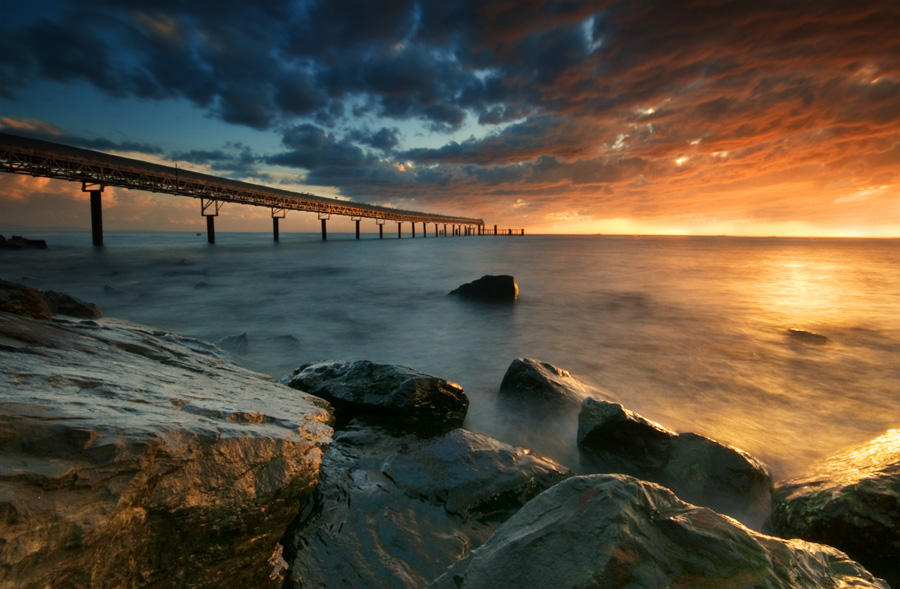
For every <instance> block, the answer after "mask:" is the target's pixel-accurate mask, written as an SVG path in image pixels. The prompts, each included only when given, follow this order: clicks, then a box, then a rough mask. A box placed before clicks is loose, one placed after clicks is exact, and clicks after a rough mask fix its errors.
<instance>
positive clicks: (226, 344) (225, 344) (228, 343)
mask: <svg viewBox="0 0 900 589" xmlns="http://www.w3.org/2000/svg"><path fill="white" fill-rule="evenodd" d="M216 345H217V346H219V347H220V348H222V349H224V350H228V351H229V352H236V353H238V354H246V353H247V350H248V349H250V338H249V337H248V336H247V333H246V332H244V333H242V334H241V335H229V336H226V337H223V338H222V339H220V340H219V341H217V342H216Z"/></svg>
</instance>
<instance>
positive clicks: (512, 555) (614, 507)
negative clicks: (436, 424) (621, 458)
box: [429, 475, 888, 589]
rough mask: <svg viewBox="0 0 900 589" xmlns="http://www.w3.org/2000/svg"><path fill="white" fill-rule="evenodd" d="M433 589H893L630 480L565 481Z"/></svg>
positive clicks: (803, 545)
mask: <svg viewBox="0 0 900 589" xmlns="http://www.w3.org/2000/svg"><path fill="white" fill-rule="evenodd" d="M429 587H430V588H431V589H465V588H473V589H474V588H484V587H489V588H491V589H506V588H510V589H522V588H523V587H554V588H557V589H568V588H572V589H574V588H576V587H577V588H581V587H860V588H862V587H873V588H878V589H888V586H887V584H886V583H884V582H882V581H880V580H878V579H876V578H875V577H873V576H872V575H871V574H870V573H869V572H868V571H866V570H865V569H864V568H863V567H862V566H861V565H859V564H858V563H856V562H854V561H852V560H850V559H849V558H848V557H847V555H845V554H844V553H842V552H840V551H839V550H837V549H834V548H831V547H829V546H823V545H819V544H811V543H807V542H803V541H800V540H781V539H778V538H773V537H770V536H765V535H763V534H759V533H757V532H753V531H751V530H749V529H747V528H745V527H743V526H741V525H740V524H738V523H737V522H735V521H734V520H732V519H730V518H727V517H724V516H721V515H719V514H718V513H716V512H714V511H712V510H710V509H707V508H704V507H696V506H693V505H690V504H688V503H685V502H683V501H681V500H679V499H678V498H677V497H676V496H675V495H674V494H673V493H672V492H671V491H669V490H668V489H665V488H663V487H660V486H659V485H655V484H653V483H647V482H644V481H640V480H638V479H635V478H632V477H629V476H626V475H591V476H580V477H573V478H570V479H568V480H566V481H563V482H561V483H559V484H558V485H556V486H555V487H552V488H551V489H549V490H548V491H545V492H544V493H542V494H541V495H539V496H538V497H536V498H535V499H532V500H531V501H529V502H528V503H527V504H526V505H525V507H523V508H522V509H521V510H519V512H518V513H516V514H515V515H514V516H512V517H511V518H510V519H509V520H507V521H506V522H505V523H504V524H502V525H501V526H500V527H499V528H497V530H496V532H494V534H493V536H491V538H490V539H489V540H488V541H487V542H485V543H484V544H483V545H482V546H481V547H479V548H478V549H476V550H475V551H474V552H473V553H471V554H469V555H468V556H466V557H465V558H463V559H462V560H460V561H458V562H457V563H455V564H453V565H452V566H451V567H450V568H449V569H448V570H447V571H446V572H445V573H444V574H443V575H441V576H440V577H439V578H437V579H436V580H435V581H434V582H432V583H431V584H430V585H429Z"/></svg>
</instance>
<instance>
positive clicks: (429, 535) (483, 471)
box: [0, 283, 900, 588]
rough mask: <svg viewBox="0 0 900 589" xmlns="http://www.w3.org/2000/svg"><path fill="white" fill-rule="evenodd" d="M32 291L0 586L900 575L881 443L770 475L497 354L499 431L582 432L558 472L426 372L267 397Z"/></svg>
mask: <svg viewBox="0 0 900 589" xmlns="http://www.w3.org/2000/svg"><path fill="white" fill-rule="evenodd" d="M48 298H51V299H52V296H51V295H48V294H47V293H42V292H41V291H36V290H34V289H28V288H27V287H24V286H21V285H15V284H12V283H0V357H2V360H3V362H2V369H0V389H2V391H3V395H2V398H0V588H6V587H9V588H12V587H17V588H19V587H21V588H38V587H40V588H43V587H46V586H53V587H113V586H115V587H157V586H158V587H173V586H174V587H226V588H228V587H278V586H279V585H282V584H283V585H284V586H286V587H377V586H390V587H425V586H432V587H441V588H442V587H489V586H490V587H517V588H521V587H523V586H556V587H576V586H577V587H581V586H587V585H594V586H609V587H617V586H647V587H652V586H682V587H688V586H698V585H711V586H735V587H738V586H740V587H743V586H765V587H811V586H816V587H838V586H853V587H882V588H883V587H888V586H889V585H888V583H887V582H885V581H883V580H879V579H878V578H876V577H875V576H873V575H878V576H880V577H882V578H884V579H887V581H888V582H890V583H891V584H894V585H897V584H898V583H900V577H898V575H897V569H896V563H897V562H900V542H898V539H897V535H896V530H897V529H900V430H891V431H890V432H887V433H886V434H885V435H884V436H881V437H880V438H878V439H877V440H874V441H873V442H872V443H871V444H869V445H867V446H865V447H862V448H857V449H854V450H852V451H848V452H847V453H844V454H842V455H840V456H837V457H835V459H833V460H832V461H830V462H827V463H826V464H825V465H824V466H823V465H818V466H815V467H813V468H812V469H811V471H810V474H809V475H808V476H805V477H800V478H798V479H795V480H793V481H786V482H776V483H773V481H772V479H771V476H770V474H769V471H768V469H767V468H766V467H765V465H764V464H762V463H761V462H760V461H758V460H756V459H755V458H753V457H752V456H749V455H748V454H746V453H745V452H742V451H740V450H739V449H736V448H733V447H730V446H728V445H727V444H722V443H720V442H717V441H714V440H709V439H707V438H704V437H702V436H698V435H696V434H691V433H676V432H672V431H670V430H668V429H666V428H665V427H664V426H662V425H660V424H656V423H653V422H652V421H650V420H647V419H646V418H644V417H642V416H640V415H637V414H635V413H633V412H631V411H629V410H628V409H627V408H626V407H624V406H622V404H620V403H617V402H616V399H615V396H614V395H613V394H612V393H611V392H608V391H602V390H599V389H597V388H596V387H593V386H591V385H590V384H588V383H583V382H581V381H578V379H576V378H575V377H573V376H572V375H570V374H569V373H568V372H567V371H565V370H563V369H561V368H559V367H555V366H552V365H549V364H547V363H544V362H540V361H539V360H534V359H526V358H520V359H516V360H515V361H513V363H512V364H511V366H510V367H509V369H508V371H507V374H506V376H505V377H504V378H503V384H501V387H500V391H499V399H500V400H501V401H502V402H503V403H504V407H505V408H507V409H508V410H509V412H510V414H511V415H518V416H521V417H522V419H523V421H522V423H523V427H533V426H534V425H535V424H539V422H540V419H541V418H543V417H547V418H553V419H568V420H577V423H578V426H579V427H578V430H579V433H578V438H577V439H576V440H571V441H569V442H565V443H571V444H573V445H575V444H577V446H578V448H579V450H580V452H581V456H582V461H581V463H580V464H574V465H561V464H559V463H556V462H554V461H553V460H550V459H548V458H544V457H542V456H540V455H539V454H537V453H535V451H534V450H535V449H537V450H538V451H540V448H525V447H521V446H515V445H510V444H509V443H504V442H503V441H499V440H495V439H492V438H488V437H486V436H482V435H479V434H476V433H473V432H470V431H467V430H466V429H464V427H463V426H464V418H465V414H466V411H467V409H468V399H467V398H466V396H465V393H464V392H463V390H462V388H461V387H459V385H456V384H455V383H453V382H451V381H448V380H445V379H443V378H439V377H437V376H432V375H428V374H422V373H419V372H417V371H415V370H413V369H410V368H405V367H397V366H385V365H378V364H374V363H371V362H367V361H364V360H361V361H359V362H352V363H347V362H319V363H315V364H311V365H304V366H301V367H299V368H298V369H297V370H296V371H294V372H293V373H292V374H291V375H289V376H287V377H285V379H284V380H283V382H276V381H275V380H273V379H271V378H269V377H266V376H263V375H260V374H257V373H253V372H249V371H247V370H244V369H242V368H240V367H238V366H236V365H234V364H233V363H231V362H230V361H229V359H228V357H227V355H225V354H224V353H222V352H221V351H219V350H218V349H217V348H216V347H215V346H212V345H211V344H207V343H205V342H201V341H198V340H194V339H191V338H186V337H182V336H178V335H175V334H170V333H165V332H160V331H156V330H153V329H148V328H145V327H140V326H136V325H132V324H128V323H125V322H121V321H116V320H112V319H101V318H99V317H98V315H99V310H97V315H95V314H94V311H93V310H92V311H91V315H89V316H84V315H83V316H82V317H81V318H75V317H71V316H66V315H64V314H63V313H65V312H66V311H67V309H68V308H67V307H60V306H59V305H58V304H57V305H56V306H55V307H53V306H51V302H50V301H48ZM85 305H87V304H85ZM87 308H89V309H90V307H89V306H88V307H87ZM73 312H74V311H73ZM526 416H528V418H527V419H526ZM538 437H539V436H538ZM536 446H540V444H539V443H538V444H536ZM770 515H771V517H770ZM739 521H740V522H743V524H742V523H739ZM744 524H746V525H744ZM747 526H750V527H747ZM751 528H753V529H751ZM763 532H765V533H766V534H772V535H766V534H764V533H763ZM776 536H780V537H776ZM826 544H828V545H826ZM848 555H849V556H848ZM867 569H868V570H867Z"/></svg>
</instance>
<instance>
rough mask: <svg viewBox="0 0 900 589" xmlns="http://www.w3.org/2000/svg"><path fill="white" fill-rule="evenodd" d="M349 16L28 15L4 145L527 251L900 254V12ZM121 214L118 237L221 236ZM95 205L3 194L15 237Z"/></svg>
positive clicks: (9, 35)
mask: <svg viewBox="0 0 900 589" xmlns="http://www.w3.org/2000/svg"><path fill="white" fill-rule="evenodd" d="M344 4H345V3H344V2H321V3H320V2H314V1H287V0H285V1H283V2H268V3H265V5H264V6H261V5H257V4H255V3H236V4H227V5H224V6H223V5H219V3H205V2H198V3H188V4H185V5H183V6H179V7H178V8H172V7H168V5H159V4H158V3H151V2H148V3H141V2H137V3H130V4H129V5H128V7H124V5H123V4H121V3H119V2H87V1H83V0H61V1H59V2H55V3H53V4H52V7H53V9H52V10H47V9H46V6H45V5H43V4H40V5H38V4H34V3H30V4H29V3H23V2H19V3H13V4H11V5H10V6H9V7H7V9H6V11H5V13H7V15H8V18H6V17H5V18H4V20H3V22H2V23H0V32H2V35H3V42H2V43H3V44H2V45H0V52H2V55H3V59H2V61H0V131H3V132H7V133H12V134H18V135H23V136H28V137H35V138H39V139H46V140H49V141H55V142H58V143H64V144H69V145H75V146H79V147H85V148H88V149H96V150H100V151H104V152H108V153H115V154H122V155H127V156H128V157H135V158H138V159H145V160H148V161H154V162H160V163H165V164H168V165H174V164H175V163H178V164H179V167H183V168H184V169H193V170H197V171H202V172H206V173H211V174H217V175H222V176H226V177H230V178H236V179H241V180H246V181H249V182H254V183H259V184H267V185H272V186H277V187H280V188H287V189H289V190H302V191H307V192H313V193H316V194H320V195H322V196H339V197H344V198H349V199H352V200H357V201H363V202H371V203H374V204H388V203H390V204H392V205H394V206H400V207H404V208H411V209H417V210H426V211H433V212H440V213H445V214H454V215H464V216H468V217H479V218H484V220H485V222H486V223H487V224H488V225H493V224H495V223H497V224H499V225H500V226H502V227H524V228H527V229H528V232H529V233H624V234H672V235H682V234H688V235H698V234H699V235H720V234H727V235H746V236H771V235H777V236H840V237H900V35H897V31H898V30H900V4H898V3H897V2H895V1H893V0H884V1H872V2H865V3H847V2H844V1H837V0H834V1H832V0H822V1H820V0H815V1H808V2H807V1H800V2H791V3H783V2H765V1H764V2H753V3H747V2H728V1H715V2H706V3H702V5H701V4H697V5H692V4H690V3H677V2H650V1H644V2H640V1H639V2H630V1H629V2H626V1H614V2H587V1H584V2H583V1H571V2H483V3H482V2H467V1H462V0H458V1H454V2H415V1H412V0H409V1H404V2H395V3H390V4H383V3H379V2H371V3H362V4H360V3H349V4H347V5H346V6H344ZM60 56H68V57H67V58H66V59H60V58H59V57H60ZM105 198H106V196H105ZM109 198H110V200H109V202H108V203H106V202H105V206H107V213H106V216H105V221H106V224H107V226H108V227H109V228H110V229H116V228H121V229H138V228H140V229H148V230H191V229H192V228H194V227H195V226H196V227H199V226H201V224H202V222H203V219H202V218H201V217H200V214H199V205H198V204H197V203H195V202H193V201H190V200H188V199H177V198H172V197H162V196H153V197H149V198H148V197H147V195H141V194H137V193H127V192H126V191H116V192H115V196H114V197H113V196H110V197H109ZM113 198H114V199H115V200H114V203H113V200H112V199H113ZM83 200H84V197H83V195H82V194H81V193H80V188H79V186H69V185H66V184H65V183H64V182H59V181H56V182H47V181H45V180H35V179H28V178H20V177H14V176H12V175H8V174H0V223H2V224H4V226H7V227H10V228H17V227H22V228H24V227H38V228H39V227H57V228H62V227H77V228H87V227H88V226H89V221H90V220H89V215H88V213H87V211H86V210H85V209H84V207H83V203H82V201H83ZM138 207H139V208H138ZM226 211H227V212H224V213H223V215H222V217H221V219H220V221H221V229H222V230H223V231H266V230H267V228H268V224H269V222H270V216H269V213H268V212H267V211H266V210H265V209H262V210H259V211H252V210H246V207H237V206H234V207H229V208H227V209H226ZM316 223H317V220H316V218H315V217H314V216H312V215H303V214H299V213H294V214H292V215H290V216H289V217H288V218H287V219H286V221H285V224H284V228H285V230H286V231H314V230H315V229H316ZM365 230H368V231H374V230H376V229H375V226H374V224H372V226H371V227H366V228H365Z"/></svg>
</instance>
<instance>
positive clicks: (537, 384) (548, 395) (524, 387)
mask: <svg viewBox="0 0 900 589" xmlns="http://www.w3.org/2000/svg"><path fill="white" fill-rule="evenodd" d="M592 394H594V395H596V394H599V391H598V390H597V389H595V388H593V387H590V386H588V385H586V384H585V383H583V382H581V381H580V380H578V379H576V378H574V377H573V376H572V375H571V374H569V371H568V370H563V369H562V368H559V367H557V366H554V365H553V364H550V363H548V362H542V361H540V360H535V359H533V358H516V359H515V360H513V361H512V363H511V364H510V365H509V368H507V369H506V374H505V375H504V376H503V381H502V382H501V383H500V390H499V391H498V393H497V397H498V398H499V399H500V400H502V401H503V402H504V404H505V406H506V407H509V406H510V405H511V404H513V403H515V404H517V405H519V406H521V407H522V408H525V409H529V410H540V409H556V408H560V409H561V408H564V407H569V408H570V409H573V410H576V411H577V410H578V409H579V408H580V407H581V403H582V402H583V401H584V400H585V399H586V398H587V397H589V396H591V395H592Z"/></svg>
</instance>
